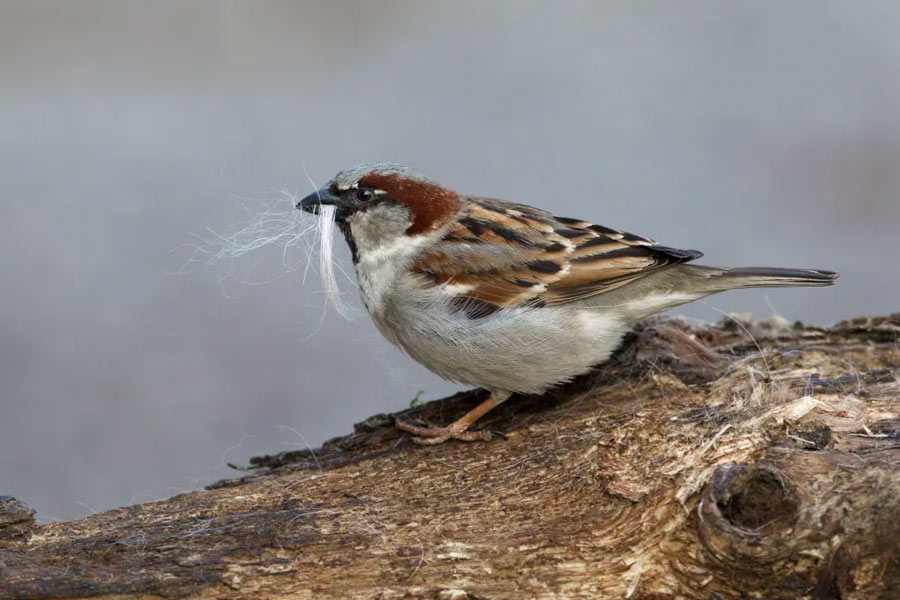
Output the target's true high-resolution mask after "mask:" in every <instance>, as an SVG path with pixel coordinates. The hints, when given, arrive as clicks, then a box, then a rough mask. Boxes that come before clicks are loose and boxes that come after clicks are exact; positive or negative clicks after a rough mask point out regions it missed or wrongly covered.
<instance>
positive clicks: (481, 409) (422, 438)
mask: <svg viewBox="0 0 900 600" xmlns="http://www.w3.org/2000/svg"><path fill="white" fill-rule="evenodd" d="M511 395H512V394H511V393H510V392H491V395H490V396H488V398H487V400H485V401H484V402H482V403H481V404H479V405H478V406H476V407H475V408H473V409H472V410H470V411H469V412H467V413H466V414H465V415H463V416H462V417H461V418H460V419H459V420H457V421H454V422H453V423H451V424H449V425H447V426H446V427H416V426H415V425H410V424H409V423H406V422H404V421H401V420H399V419H398V420H397V422H396V423H395V424H396V426H397V429H400V430H402V431H406V432H407V433H411V434H413V435H415V436H416V437H414V438H413V441H414V442H416V443H417V444H425V445H429V446H430V445H434V444H443V443H444V442H446V441H447V440H462V441H464V442H475V441H478V440H485V441H487V440H489V439H491V432H490V431H469V427H470V426H471V425H472V423H474V422H475V421H477V420H478V419H480V418H481V417H483V416H484V415H486V414H487V413H488V412H490V411H491V410H492V409H494V408H496V407H498V406H500V405H501V404H503V403H504V402H506V400H507V399H508V398H509V397H510V396H511Z"/></svg>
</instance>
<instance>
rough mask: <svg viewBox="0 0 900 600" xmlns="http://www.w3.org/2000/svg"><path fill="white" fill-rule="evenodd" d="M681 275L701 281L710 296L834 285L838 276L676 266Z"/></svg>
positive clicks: (802, 271) (769, 269) (773, 269)
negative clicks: (751, 290) (733, 292)
mask: <svg viewBox="0 0 900 600" xmlns="http://www.w3.org/2000/svg"><path fill="white" fill-rule="evenodd" d="M680 268H681V269H682V272H685V273H688V274H690V275H693V276H694V277H695V278H696V281H698V282H701V281H702V287H704V288H706V289H707V290H708V291H709V292H710V293H716V292H724V291H726V290H737V289H742V288H769V287H795V286H812V287H823V286H828V285H834V282H835V280H837V278H838V274H837V273H835V272H833V271H823V270H820V269H779V268H776V267H739V268H733V269H725V268H719V267H704V266H702V265H680Z"/></svg>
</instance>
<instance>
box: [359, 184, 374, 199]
mask: <svg viewBox="0 0 900 600" xmlns="http://www.w3.org/2000/svg"><path fill="white" fill-rule="evenodd" d="M374 197H375V191H374V190H373V189H372V188H364V187H363V188H359V189H358V190H356V199H357V200H360V201H362V202H368V201H369V200H371V199H372V198H374Z"/></svg>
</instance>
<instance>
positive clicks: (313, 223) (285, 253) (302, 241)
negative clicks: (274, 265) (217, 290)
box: [176, 190, 356, 319]
mask: <svg viewBox="0 0 900 600" xmlns="http://www.w3.org/2000/svg"><path fill="white" fill-rule="evenodd" d="M297 201H298V197H297V194H294V193H291V192H289V191H286V190H282V191H281V192H280V193H279V194H278V196H277V197H276V198H275V200H274V201H269V202H263V201H259V200H247V199H241V200H240V202H239V204H238V206H239V208H240V209H241V210H242V212H244V214H245V215H246V218H245V219H244V221H242V222H239V223H236V224H235V225H233V226H231V227H229V228H228V229H227V230H226V231H224V232H219V231H215V230H213V229H211V228H206V230H205V231H204V232H203V233H202V234H191V235H192V237H194V239H195V242H194V243H191V244H183V245H182V246H179V248H184V247H187V248H189V249H190V250H191V251H192V254H191V256H190V257H189V258H188V259H187V260H186V261H185V263H184V265H183V266H182V267H181V269H180V270H179V273H185V272H187V271H189V270H190V267H191V266H192V265H195V264H198V263H199V264H204V265H213V264H220V263H224V264H225V265H226V272H225V274H224V275H223V276H222V278H221V280H222V281H225V280H229V279H230V280H234V281H238V282H240V283H243V284H246V285H262V284H265V283H270V282H272V281H274V280H277V279H280V278H281V277H284V276H285V275H288V274H291V273H295V272H297V271H302V281H303V282H305V281H306V276H307V274H308V272H309V270H310V269H313V270H315V269H316V268H318V270H319V274H320V276H321V277H322V286H323V291H324V294H325V297H326V301H327V304H331V306H332V307H333V308H334V309H335V311H337V313H338V314H340V315H341V316H342V317H344V318H348V319H349V318H352V316H353V315H354V309H353V308H352V307H351V306H350V305H349V304H348V303H347V301H346V300H345V299H344V297H343V295H342V293H341V289H340V286H339V285H338V282H337V277H336V273H335V270H337V271H340V272H341V273H342V274H343V275H344V276H345V277H346V278H347V280H348V281H350V282H351V283H353V284H354V285H356V283H355V281H354V280H353V279H352V278H351V277H350V276H349V275H348V274H347V272H346V270H345V269H344V268H343V267H342V266H341V264H340V263H339V261H338V260H337V258H336V257H335V252H334V250H335V248H334V235H335V230H336V227H335V224H334V217H335V209H334V207H330V206H326V207H322V210H321V214H319V215H313V214H309V213H305V212H302V211H300V210H298V209H297V208H295V206H296V204H297ZM273 247H274V248H279V249H281V272H280V273H279V274H278V275H277V276H275V277H270V278H268V279H264V280H262V281H259V280H254V279H252V278H251V272H252V271H253V269H254V268H256V267H258V266H260V262H261V261H262V259H263V257H264V254H262V255H260V254H259V253H260V252H262V251H263V250H264V249H266V248H273ZM177 249H178V248H176V250H177ZM316 252H318V253H319V260H318V264H316V262H315V261H314V260H313V255H314V254H315V253H316ZM251 255H252V258H253V259H252V260H251ZM248 262H249V264H248ZM327 304H326V306H327Z"/></svg>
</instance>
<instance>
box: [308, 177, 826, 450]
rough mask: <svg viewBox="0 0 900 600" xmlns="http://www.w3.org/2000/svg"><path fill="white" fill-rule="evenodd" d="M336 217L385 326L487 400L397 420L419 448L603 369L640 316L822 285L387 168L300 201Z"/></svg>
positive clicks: (464, 435)
mask: <svg viewBox="0 0 900 600" xmlns="http://www.w3.org/2000/svg"><path fill="white" fill-rule="evenodd" d="M323 206H331V207H334V208H333V211H334V219H335V224H336V225H337V227H338V229H339V230H340V232H341V233H342V234H343V236H344V238H345V240H346V242H347V244H348V245H349V247H350V251H351V254H352V258H353V264H354V267H355V270H356V276H357V281H358V284H359V289H360V295H361V297H362V301H363V304H364V305H365V307H366V310H367V311H368V313H369V315H370V316H371V318H372V320H373V321H374V323H375V326H376V327H377V329H378V330H379V332H380V333H381V334H382V335H383V336H384V337H385V338H387V340H388V341H390V342H391V343H392V344H394V345H396V346H398V347H399V348H401V349H402V350H404V351H405V352H406V353H407V354H408V355H409V356H410V357H411V358H412V359H414V360H416V361H417V362H419V363H421V364H422V365H424V366H425V367H427V368H428V369H429V370H431V371H432V372H434V373H436V374H437V375H439V376H440V377H442V378H444V379H447V380H450V381H453V382H456V383H461V384H465V385H471V386H476V387H479V388H484V389H485V390H487V391H488V392H489V395H488V397H487V398H486V399H485V400H484V401H483V402H481V403H480V404H479V405H478V406H476V407H475V408H474V409H472V410H471V411H469V412H468V413H466V414H465V415H464V416H463V417H461V418H460V419H458V420H456V421H454V422H453V423H450V424H449V425H445V426H428V427H422V426H417V425H412V424H411V423H407V422H405V421H402V420H397V421H396V423H395V425H396V427H397V428H399V429H400V430H402V431H405V432H408V433H410V434H412V436H414V437H413V439H414V441H416V442H417V443H421V444H440V443H443V442H446V441H448V440H453V439H455V440H461V441H467V442H471V441H479V440H489V439H491V432H490V431H486V430H484V431H480V430H473V429H470V428H471V427H472V425H473V424H474V423H475V421H476V420H478V419H479V418H481V417H482V416H484V415H485V414H486V413H488V412H489V411H490V410H492V409H494V408H496V407H497V406H499V405H500V404H502V403H503V402H505V401H506V400H507V399H509V397H510V396H511V395H512V394H515V393H521V394H541V393H544V392H546V391H547V390H549V389H551V388H553V387H555V386H558V385H560V384H563V383H566V382H569V381H571V380H572V379H573V378H575V377H577V376H578V375H581V374H584V373H586V372H588V371H590V370H592V369H594V368H596V367H597V366H599V365H602V364H603V363H604V362H605V361H606V360H607V359H608V358H609V357H610V355H611V354H612V353H613V352H614V351H615V350H616V349H617V347H618V346H619V345H620V344H621V342H622V340H623V338H624V337H625V335H626V334H627V333H628V332H629V331H631V330H632V328H633V327H634V326H635V325H636V324H637V323H638V322H640V321H641V320H643V319H645V318H647V317H649V316H651V315H654V314H656V313H659V312H662V311H665V310H667V309H670V308H673V307H675V306H679V305H681V304H684V303H687V302H691V301H694V300H698V299H700V298H703V297H706V296H709V295H711V294H716V293H719V292H724V291H727V290H734V289H744V288H761V287H789V286H828V285H832V284H833V283H834V282H835V280H836V279H837V277H838V274H837V273H835V272H832V271H825V270H819V269H786V268H771V267H741V268H724V267H711V266H702V265H696V264H690V263H692V261H694V260H696V259H698V258H700V257H701V256H703V254H702V253H701V252H698V251H697V250H679V249H677V248H672V247H669V246H662V245H659V244H657V243H656V242H654V241H653V240H651V239H649V238H646V237H642V236H640V235H635V234H632V233H627V232H624V231H619V230H616V229H612V228H610V227H606V226H604V225H598V224H595V223H592V222H590V221H585V220H582V219H575V218H568V217H559V216H554V215H553V214H552V213H550V212H548V211H545V210H542V209H540V208H535V207H532V206H529V205H526V204H517V203H514V202H507V201H503V200H495V199H490V198H483V197H478V196H472V195H466V194H461V193H458V192H456V191H454V190H452V189H450V188H448V187H445V186H444V185H441V184H439V183H437V182H436V181H433V180H431V179H429V178H428V177H426V176H424V175H422V174H421V173H419V172H418V171H417V170H415V169H412V168H410V167H406V166H403V165H398V164H393V163H366V164H362V165H357V166H354V167H351V168H348V169H345V170H343V171H340V172H339V173H338V174H337V175H336V176H335V177H334V178H333V179H332V180H331V181H330V182H329V183H328V184H327V185H325V186H324V187H322V188H321V189H318V190H316V191H315V192H313V193H312V194H309V195H308V196H306V197H305V198H303V199H302V200H301V201H300V202H298V203H297V205H296V207H297V208H299V209H301V210H303V211H306V212H309V213H314V214H316V213H320V211H321V209H322V207H323Z"/></svg>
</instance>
